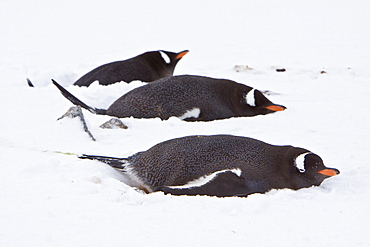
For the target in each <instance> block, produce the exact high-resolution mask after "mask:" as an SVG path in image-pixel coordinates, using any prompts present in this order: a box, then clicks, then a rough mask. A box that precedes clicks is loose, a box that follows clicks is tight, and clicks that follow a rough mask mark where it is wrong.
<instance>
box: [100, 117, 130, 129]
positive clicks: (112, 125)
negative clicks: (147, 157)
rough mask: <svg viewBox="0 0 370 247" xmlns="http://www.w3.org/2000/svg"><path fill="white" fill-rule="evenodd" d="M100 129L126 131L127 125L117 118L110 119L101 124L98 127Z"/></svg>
mask: <svg viewBox="0 0 370 247" xmlns="http://www.w3.org/2000/svg"><path fill="white" fill-rule="evenodd" d="M99 127H100V128H102V129H128V127H127V125H125V124H124V123H122V121H121V120H119V119H118V118H112V119H111V120H109V121H107V122H105V123H103V124H102V125H100V126H99Z"/></svg>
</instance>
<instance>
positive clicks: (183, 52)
mask: <svg viewBox="0 0 370 247" xmlns="http://www.w3.org/2000/svg"><path fill="white" fill-rule="evenodd" d="M188 52H189V51H188V50H185V51H182V52H180V53H179V54H177V56H176V59H180V58H182V57H183V56H185V55H186V54H188Z"/></svg>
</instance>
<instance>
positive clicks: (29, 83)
mask: <svg viewBox="0 0 370 247" xmlns="http://www.w3.org/2000/svg"><path fill="white" fill-rule="evenodd" d="M26 80H27V84H28V86H29V87H35V86H34V85H33V83H32V82H31V80H30V79H29V78H26Z"/></svg>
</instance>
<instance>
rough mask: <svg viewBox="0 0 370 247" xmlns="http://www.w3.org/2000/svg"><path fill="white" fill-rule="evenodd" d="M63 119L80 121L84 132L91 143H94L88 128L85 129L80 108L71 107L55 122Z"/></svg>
mask: <svg viewBox="0 0 370 247" xmlns="http://www.w3.org/2000/svg"><path fill="white" fill-rule="evenodd" d="M65 117H69V118H75V117H79V118H80V120H81V123H82V126H83V128H84V131H85V132H86V133H87V134H88V135H89V136H90V138H91V139H92V140H93V141H96V139H95V137H94V136H93V135H92V134H91V132H90V130H89V128H88V127H87V124H86V121H85V117H84V115H83V113H82V110H81V107H80V106H72V107H71V108H69V109H68V111H67V112H66V113H64V114H63V115H62V116H61V117H60V118H58V119H57V121H58V120H61V119H63V118H65Z"/></svg>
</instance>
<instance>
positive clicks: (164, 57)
mask: <svg viewBox="0 0 370 247" xmlns="http://www.w3.org/2000/svg"><path fill="white" fill-rule="evenodd" d="M159 53H160V54H161V56H162V58H163V60H164V61H165V62H166V64H169V63H171V59H170V57H169V56H168V55H167V54H166V53H164V52H163V51H159Z"/></svg>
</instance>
